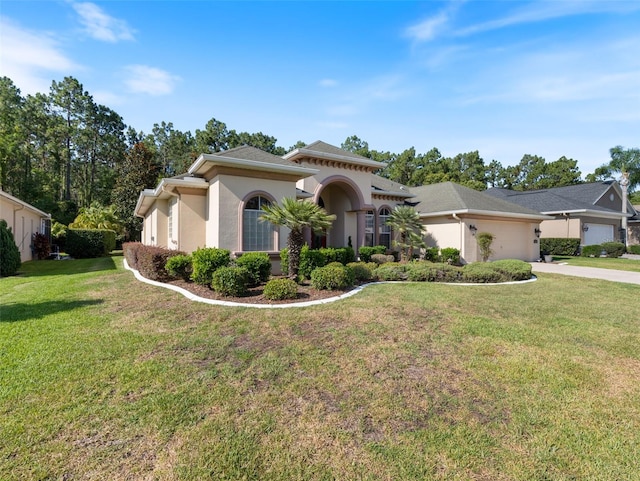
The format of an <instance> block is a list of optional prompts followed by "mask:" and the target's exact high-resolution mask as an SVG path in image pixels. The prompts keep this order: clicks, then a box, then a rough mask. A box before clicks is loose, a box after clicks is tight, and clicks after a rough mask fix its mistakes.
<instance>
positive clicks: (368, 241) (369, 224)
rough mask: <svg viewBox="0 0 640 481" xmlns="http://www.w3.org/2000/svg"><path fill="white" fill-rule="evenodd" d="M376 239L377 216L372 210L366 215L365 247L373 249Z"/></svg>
mask: <svg viewBox="0 0 640 481" xmlns="http://www.w3.org/2000/svg"><path fill="white" fill-rule="evenodd" d="M375 237H376V215H375V213H374V212H373V211H372V210H368V211H367V212H365V214H364V245H366V246H370V247H372V246H373V245H374V244H373V243H374V242H375Z"/></svg>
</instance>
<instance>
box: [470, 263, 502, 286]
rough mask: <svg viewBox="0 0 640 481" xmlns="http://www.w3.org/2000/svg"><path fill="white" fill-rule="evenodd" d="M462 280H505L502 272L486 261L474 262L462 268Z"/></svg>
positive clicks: (483, 281) (478, 281) (481, 281)
mask: <svg viewBox="0 0 640 481" xmlns="http://www.w3.org/2000/svg"><path fill="white" fill-rule="evenodd" d="M462 280H463V281H465V282H477V283H487V282H503V281H504V280H505V278H504V277H503V275H502V273H501V272H500V271H498V270H496V269H494V268H493V266H492V265H491V264H487V263H486V262H472V263H471V264H467V265H466V266H464V267H463V268H462Z"/></svg>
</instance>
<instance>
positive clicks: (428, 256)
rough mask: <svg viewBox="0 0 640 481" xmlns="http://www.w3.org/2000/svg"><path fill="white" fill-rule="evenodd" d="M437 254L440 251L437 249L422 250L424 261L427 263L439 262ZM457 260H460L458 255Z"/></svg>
mask: <svg viewBox="0 0 640 481" xmlns="http://www.w3.org/2000/svg"><path fill="white" fill-rule="evenodd" d="M439 252H440V249H438V248H437V247H427V248H426V249H425V250H424V260H425V261H429V262H438V261H439V260H440V256H439ZM458 260H460V255H459V254H458Z"/></svg>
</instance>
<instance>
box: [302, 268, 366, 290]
mask: <svg viewBox="0 0 640 481" xmlns="http://www.w3.org/2000/svg"><path fill="white" fill-rule="evenodd" d="M354 283H355V275H354V272H353V269H351V268H350V267H347V266H345V265H342V263H340V262H333V263H330V264H328V265H326V266H324V267H318V268H317V269H315V270H314V271H313V272H312V273H311V285H312V286H313V287H314V288H315V289H320V290H328V291H333V290H337V289H346V288H347V287H350V286H352V285H353V284H354Z"/></svg>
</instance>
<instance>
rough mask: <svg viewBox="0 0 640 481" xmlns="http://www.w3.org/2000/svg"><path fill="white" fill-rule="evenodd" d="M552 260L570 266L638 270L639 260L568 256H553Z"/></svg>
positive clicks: (639, 270) (639, 269) (639, 267)
mask: <svg viewBox="0 0 640 481" xmlns="http://www.w3.org/2000/svg"><path fill="white" fill-rule="evenodd" d="M553 261H554V262H566V263H567V264H569V265H572V266H583V267H600V268H602V269H617V270H620V271H633V272H640V260H637V259H624V258H622V257H619V258H613V257H579V256H578V257H569V256H553Z"/></svg>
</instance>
